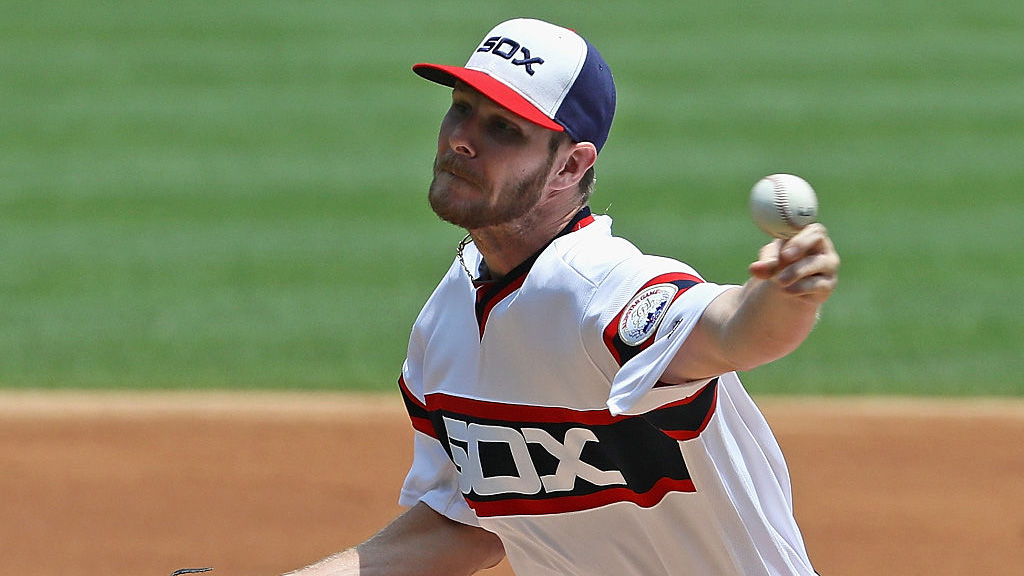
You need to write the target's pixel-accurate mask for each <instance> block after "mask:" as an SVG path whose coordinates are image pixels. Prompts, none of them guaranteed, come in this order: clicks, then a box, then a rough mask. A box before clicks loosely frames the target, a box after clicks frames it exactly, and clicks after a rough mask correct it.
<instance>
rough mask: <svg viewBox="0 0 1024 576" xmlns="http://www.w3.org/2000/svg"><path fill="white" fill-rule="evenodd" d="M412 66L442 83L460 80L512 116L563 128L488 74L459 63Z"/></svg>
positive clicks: (428, 78) (425, 76) (550, 127)
mask: <svg viewBox="0 0 1024 576" xmlns="http://www.w3.org/2000/svg"><path fill="white" fill-rule="evenodd" d="M412 69H413V72H416V73H417V74H419V75H420V76H422V77H424V78H426V79H427V80H430V81H431V82H437V83H438V84H443V85H444V86H451V87H454V86H455V81H456V80H461V81H463V82H465V83H466V84H468V85H470V86H472V87H473V89H474V90H476V91H478V92H480V93H481V94H483V95H484V96H487V97H488V98H490V99H491V100H494V101H495V102H497V103H498V104H499V105H500V106H501V107H502V108H505V109H506V110H508V111H509V112H512V113H513V114H515V115H516V116H519V117H521V118H523V119H525V120H529V121H530V122H533V123H534V124H536V125H538V126H540V127H542V128H547V129H548V130H554V131H555V132H564V131H565V128H564V127H562V125H561V124H559V123H558V122H555V121H554V120H552V119H551V118H548V116H547V114H545V113H543V112H541V111H540V110H539V109H538V108H537V107H536V106H534V105H533V104H531V103H530V101H529V100H527V99H526V98H523V97H522V96H521V95H520V94H519V93H518V92H516V91H515V90H513V89H511V88H509V87H508V86H506V85H505V84H504V83H502V82H501V81H499V80H496V79H495V78H494V77H493V76H491V75H490V74H487V73H485V72H480V71H478V70H470V69H469V68H463V67H461V66H442V65H441V64H416V65H415V66H413V67H412Z"/></svg>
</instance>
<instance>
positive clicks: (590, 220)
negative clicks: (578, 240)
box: [569, 214, 594, 232]
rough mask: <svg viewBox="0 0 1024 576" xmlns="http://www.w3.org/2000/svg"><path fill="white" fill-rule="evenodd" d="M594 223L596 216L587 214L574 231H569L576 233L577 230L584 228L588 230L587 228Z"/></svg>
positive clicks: (575, 226) (574, 227)
mask: <svg viewBox="0 0 1024 576" xmlns="http://www.w3.org/2000/svg"><path fill="white" fill-rule="evenodd" d="M593 223H594V215H593V214H587V215H586V216H584V217H583V218H582V219H580V221H579V222H577V223H576V224H575V225H574V226H573V227H572V229H571V230H569V231H570V232H576V231H577V230H582V229H583V228H586V227H587V226H589V225H590V224H593Z"/></svg>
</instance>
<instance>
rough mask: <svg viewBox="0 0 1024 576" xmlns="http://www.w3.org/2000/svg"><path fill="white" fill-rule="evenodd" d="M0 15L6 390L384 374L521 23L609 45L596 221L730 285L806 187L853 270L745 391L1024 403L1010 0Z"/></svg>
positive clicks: (440, 246)
mask: <svg viewBox="0 0 1024 576" xmlns="http://www.w3.org/2000/svg"><path fill="white" fill-rule="evenodd" d="M956 4H957V5H955V6H945V7H944V6H939V5H936V4H935V3H934V2H925V1H923V0H922V1H913V2H909V1H908V2H900V1H892V0H890V1H887V2H881V1H877V0H867V1H865V2H859V3H854V4H850V3H832V2H812V1H804V2H795V1H789V2H754V3H742V4H738V3H737V4H734V3H697V2H669V1H663V2H647V3H640V4H637V3H607V4H603V3H599V2H562V3H551V2H536V1H532V0H530V1H524V2H518V3H516V4H514V5H513V6H512V7H511V8H504V7H501V6H499V4H497V3H493V4H479V3H461V2H450V1H447V2H445V1H442V2H411V1H409V2H396V1H384V2H374V3H365V4H360V3H355V2H349V3H346V2H324V1H318V2H313V1H296V2H287V3H282V2H268V1H265V0H254V1H251V2H243V1H224V2H208V1H203V2H196V1H192V0H186V1H183V2H175V3H169V2H157V1H144V0H126V1H124V2H110V3H102V2H87V1H83V0H68V1H63V2H55V1H53V0H41V1H39V2H24V1H17V0H16V1H13V2H8V3H6V4H5V10H4V17H3V18H0V386H2V387H10V388H29V387H31V388H106V387H121V388H124V387H130V388H147V387H162V388H231V389H256V388H289V389H292V388H294V389H349V388H354V389H380V390H384V389H390V388H392V387H393V386H394V381H395V379H396V377H397V375H398V372H399V369H400V367H401V362H402V360H403V358H404V350H405V344H406V339H407V336H408V332H409V327H410V326H411V324H412V321H413V319H414V318H415V315H416V312H417V311H418V309H419V307H420V305H421V304H422V303H423V302H424V301H425V299H426V297H427V296H428V295H429V293H430V290H431V289H432V288H433V286H434V284H435V283H436V281H437V279H438V278H439V276H440V274H441V272H442V271H443V270H444V269H445V268H446V267H447V265H448V264H449V262H450V260H451V258H452V256H453V254H454V249H455V244H456V242H457V241H458V240H459V239H460V238H461V236H462V234H461V232H460V231H459V230H456V229H454V228H452V227H450V226H448V225H445V224H443V223H441V222H439V221H437V220H436V218H435V217H434V216H433V214H432V213H431V212H430V210H429V208H428V207H427V205H426V202H425V189H426V185H427V183H428V181H429V167H430V163H431V161H432V159H433V149H434V140H435V137H436V130H437V124H438V121H439V119H440V116H441V115H442V113H443V111H444V109H445V107H446V101H447V99H448V94H447V93H446V91H445V90H443V89H441V88H439V87H437V86H434V85H432V84H429V83H426V82H424V81H422V80H420V79H419V78H418V77H416V76H415V75H413V74H412V73H411V72H410V70H409V67H410V66H411V65H412V64H413V63H415V62H418V61H440V62H446V63H462V62H463V61H464V60H465V58H466V57H467V56H468V53H469V51H470V50H471V48H472V47H473V44H474V43H475V42H477V41H478V40H479V38H480V37H481V36H482V35H483V34H484V33H485V32H486V31H487V30H488V29H489V27H490V26H491V25H493V24H495V23H496V22H498V21H500V20H502V19H505V18H508V17H514V16H520V15H533V16H537V17H541V18H546V19H550V20H553V21H556V22H558V23H561V24H564V25H568V26H571V27H574V28H576V29H577V30H579V31H580V32H581V33H583V34H584V35H585V36H587V37H588V38H589V39H590V40H591V41H592V42H594V43H595V44H596V45H597V46H599V47H600V48H601V50H602V53H603V55H604V56H605V58H606V59H607V60H608V61H609V63H610V65H611V66H612V69H613V71H614V72H615V75H616V78H617V82H618V85H619V112H618V115H617V118H616V124H615V127H614V129H613V131H612V136H611V140H610V141H609V144H608V146H607V147H606V148H605V151H604V152H603V153H602V158H601V160H600V162H599V165H598V166H599V168H598V176H599V184H598V191H597V193H596V194H595V197H594V200H593V203H592V204H593V206H594V208H595V210H597V211H600V212H605V211H607V212H608V213H610V214H611V215H612V216H613V217H615V219H616V231H617V232H618V233H620V234H621V235H624V236H627V237H630V238H631V239H633V240H634V242H635V243H637V244H638V245H639V246H641V247H642V248H644V249H645V250H647V251H649V252H653V253H658V254H664V255H669V256H674V257H678V258H680V259H683V260H685V261H687V262H689V263H691V264H693V265H694V266H695V267H697V269H698V270H700V271H701V272H702V273H703V274H704V275H705V276H706V277H708V278H709V279H711V280H714V281H719V282H742V281H743V280H744V277H745V270H746V265H747V263H748V262H749V261H750V260H751V259H752V258H753V257H754V255H755V254H756V251H757V248H758V246H759V245H760V244H761V243H762V242H763V241H764V239H763V238H762V236H761V235H760V233H759V232H758V231H757V230H756V228H755V227H754V226H753V224H751V222H750V220H749V216H748V213H747V208H746V194H747V191H748V190H749V189H750V186H751V185H752V184H753V183H754V181H756V180H757V178H759V177H760V176H762V175H764V174H768V173H773V172H794V173H797V174H801V175H803V176H804V177H806V178H807V179H808V180H809V181H811V183H812V184H814V186H815V187H816V188H817V189H818V191H819V196H820V199H821V205H822V207H821V214H822V216H821V218H822V220H823V222H825V223H826V224H827V225H828V226H829V228H830V229H831V231H832V233H833V236H834V238H835V241H836V243H837V245H838V247H839V249H840V252H841V254H842V255H843V258H844V261H843V269H842V280H841V287H840V289H839V290H838V291H837V293H836V294H835V296H834V298H833V300H832V301H831V302H830V303H829V304H828V306H827V307H826V309H825V311H824V315H823V318H822V321H821V324H820V325H819V327H818V329H817V330H816V332H815V334H814V335H812V338H811V339H810V341H808V343H807V344H806V345H805V346H804V347H803V348H801V349H800V350H799V351H798V352H796V353H795V354H793V355H792V356H790V357H788V358H786V359H784V360H782V361H780V362H778V363H776V364H775V365H772V366H767V367H763V368H760V369H758V370H755V371H753V372H751V373H750V374H748V375H746V377H745V380H746V381H747V383H748V385H749V386H750V388H751V389H752V390H754V391H755V392H759V393H769V392H772V393H774V392H779V393H825V394H834V393H900V394H944V395H945V394H957V395H960V394H1005V395H1018V396H1019V395H1022V394H1024V377H1022V376H1021V375H1022V373H1024V360H1022V359H1024V306H1022V305H1021V303H1020V298H1021V295H1022V294H1024V251H1022V248H1024V242H1022V238H1024V193H1022V191H1021V183H1022V182H1024V41H1022V40H1021V38H1024V6H1022V5H1021V4H1020V3H1019V2H1015V1H1010V0H1003V1H993V0H979V1H977V2H971V3H967V2H964V3H956Z"/></svg>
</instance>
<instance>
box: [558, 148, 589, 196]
mask: <svg viewBox="0 0 1024 576" xmlns="http://www.w3.org/2000/svg"><path fill="white" fill-rule="evenodd" d="M563 154H564V153H563ZM560 156H561V157H563V158H564V160H563V161H562V163H561V167H560V168H559V170H558V172H557V173H556V174H555V179H554V182H552V186H553V187H554V188H556V189H560V190H561V189H565V188H570V187H572V186H575V185H577V184H578V183H579V181H580V180H581V179H582V178H583V175H584V174H586V173H587V170H590V167H591V166H593V165H594V162H597V148H596V147H595V146H594V144H593V143H591V142H574V143H573V144H572V145H571V146H570V147H569V148H568V155H566V156H562V155H560Z"/></svg>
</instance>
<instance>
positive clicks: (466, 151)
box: [448, 118, 476, 158]
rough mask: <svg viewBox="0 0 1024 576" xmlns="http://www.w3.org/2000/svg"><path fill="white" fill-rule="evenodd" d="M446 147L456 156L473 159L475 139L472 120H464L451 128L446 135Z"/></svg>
mask: <svg viewBox="0 0 1024 576" xmlns="http://www.w3.org/2000/svg"><path fill="white" fill-rule="evenodd" d="M448 145H449V146H450V147H451V149H452V150H454V151H455V152H456V153H457V154H460V155H462V156H467V157H469V158H473V157H475V156H476V139H475V136H474V129H473V120H471V119H468V118H467V119H464V120H462V121H461V122H458V123H456V124H455V125H454V126H452V129H451V132H450V133H449V135H448Z"/></svg>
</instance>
